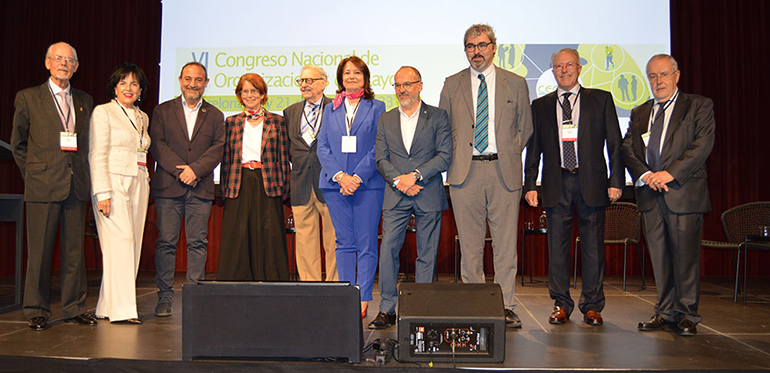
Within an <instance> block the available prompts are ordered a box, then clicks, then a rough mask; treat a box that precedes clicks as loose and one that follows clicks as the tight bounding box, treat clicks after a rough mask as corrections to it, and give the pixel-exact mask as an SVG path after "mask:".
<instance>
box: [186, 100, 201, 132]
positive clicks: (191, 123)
mask: <svg viewBox="0 0 770 373" xmlns="http://www.w3.org/2000/svg"><path fill="white" fill-rule="evenodd" d="M201 105H203V98H202V97H201V98H200V99H199V100H198V104H197V105H195V107H194V108H192V109H191V108H190V107H189V106H188V105H187V101H185V99H184V96H182V109H184V120H185V121H186V122H187V138H188V139H189V140H192V134H193V130H194V129H195V121H196V120H198V111H199V110H200V109H201Z"/></svg>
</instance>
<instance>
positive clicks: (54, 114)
mask: <svg viewBox="0 0 770 373" xmlns="http://www.w3.org/2000/svg"><path fill="white" fill-rule="evenodd" d="M53 100H54V98H53V96H52V95H51V91H50V90H49V88H48V81H47V80H46V82H45V83H43V85H41V86H40V106H41V107H42V108H43V111H45V112H46V113H48V116H49V122H50V123H51V124H55V125H56V126H57V127H56V128H58V131H59V132H61V131H64V125H63V124H62V120H61V118H60V117H59V109H57V108H56V104H55V103H54V101H53Z"/></svg>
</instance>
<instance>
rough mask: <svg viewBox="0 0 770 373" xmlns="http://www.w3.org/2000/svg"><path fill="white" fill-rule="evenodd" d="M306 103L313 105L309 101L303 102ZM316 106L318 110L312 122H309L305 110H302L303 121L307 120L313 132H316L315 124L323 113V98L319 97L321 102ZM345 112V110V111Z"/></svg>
mask: <svg viewBox="0 0 770 373" xmlns="http://www.w3.org/2000/svg"><path fill="white" fill-rule="evenodd" d="M307 104H311V105H313V103H311V102H307V103H305V105H307ZM317 106H318V109H319V111H318V115H316V116H315V121H313V123H310V120H309V119H307V112H305V110H302V116H304V117H305V122H307V125H308V126H310V128H312V129H313V134H315V133H316V130H315V129H316V126H317V125H318V121H319V120H320V119H321V115H323V112H324V111H323V99H321V103H320V104H318V105H317ZM346 114H347V112H346Z"/></svg>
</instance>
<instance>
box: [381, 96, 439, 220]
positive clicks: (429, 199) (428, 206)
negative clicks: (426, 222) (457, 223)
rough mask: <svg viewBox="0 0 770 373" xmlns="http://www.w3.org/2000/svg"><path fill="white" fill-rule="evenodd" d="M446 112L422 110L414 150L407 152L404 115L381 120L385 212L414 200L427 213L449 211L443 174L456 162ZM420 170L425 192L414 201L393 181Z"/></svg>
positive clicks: (426, 107) (396, 113)
mask: <svg viewBox="0 0 770 373" xmlns="http://www.w3.org/2000/svg"><path fill="white" fill-rule="evenodd" d="M451 135H452V134H451V131H450V128H449V116H447V114H446V111H444V110H442V109H439V108H437V107H434V106H429V105H426V104H425V103H424V102H423V103H422V106H421V107H420V112H419V117H418V119H417V128H416V130H415V132H414V139H413V140H412V145H411V149H410V150H409V152H407V149H406V147H405V146H404V140H403V137H402V135H401V113H400V111H399V109H398V108H394V109H392V110H390V111H388V112H387V113H385V114H382V116H381V117H380V122H379V123H378V124H377V146H376V159H377V170H378V171H380V174H381V175H382V177H383V178H385V183H386V185H387V187H386V188H385V198H384V201H383V205H382V207H383V209H385V210H389V209H392V208H394V207H396V206H397V205H398V203H399V202H401V201H402V200H414V201H415V203H417V206H418V207H419V208H420V209H421V210H423V211H442V210H445V209H447V208H448V205H447V200H446V192H445V191H444V180H443V178H442V177H441V173H442V172H444V171H446V170H447V168H449V164H450V163H451V162H452V137H451ZM415 169H419V170H420V173H421V174H422V178H423V180H422V181H418V182H417V185H420V186H422V187H423V189H422V191H420V193H418V194H417V195H416V196H414V197H409V196H407V195H405V194H403V193H401V191H400V190H398V188H396V187H394V186H393V178H395V177H396V176H400V175H403V174H406V173H409V172H412V171H414V170H415Z"/></svg>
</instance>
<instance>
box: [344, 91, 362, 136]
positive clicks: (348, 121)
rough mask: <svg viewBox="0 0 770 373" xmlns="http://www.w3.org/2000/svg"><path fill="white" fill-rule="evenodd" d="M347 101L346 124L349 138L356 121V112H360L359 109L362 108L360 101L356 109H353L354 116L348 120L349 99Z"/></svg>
mask: <svg viewBox="0 0 770 373" xmlns="http://www.w3.org/2000/svg"><path fill="white" fill-rule="evenodd" d="M345 101H346V104H345V122H347V124H348V136H350V128H351V127H353V121H354V120H355V119H356V112H357V111H358V107H359V106H361V101H358V105H356V108H355V109H353V116H352V117H351V118H348V105H347V99H345Z"/></svg>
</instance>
